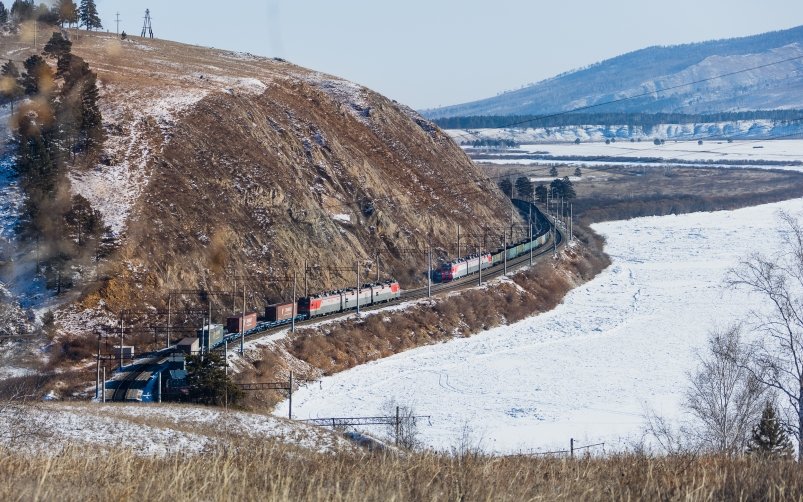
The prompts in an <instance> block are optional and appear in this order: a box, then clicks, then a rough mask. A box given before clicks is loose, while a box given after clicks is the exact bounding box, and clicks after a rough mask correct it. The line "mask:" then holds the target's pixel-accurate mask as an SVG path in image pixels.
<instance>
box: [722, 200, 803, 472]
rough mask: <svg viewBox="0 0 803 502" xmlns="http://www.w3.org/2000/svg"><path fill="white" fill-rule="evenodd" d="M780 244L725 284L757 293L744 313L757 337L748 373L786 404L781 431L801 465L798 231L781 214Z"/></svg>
mask: <svg viewBox="0 0 803 502" xmlns="http://www.w3.org/2000/svg"><path fill="white" fill-rule="evenodd" d="M780 220H781V223H782V224H783V226H782V230H783V232H782V236H783V245H782V246H781V249H780V251H779V252H778V253H777V254H775V255H773V256H765V255H763V254H758V253H756V254H753V255H751V256H750V257H749V258H748V259H746V260H744V261H742V262H741V263H740V264H739V266H738V267H736V268H735V269H733V270H731V272H730V274H729V277H728V279H727V282H728V284H729V285H730V286H731V287H735V288H744V289H747V290H748V291H751V292H754V293H757V294H758V297H759V298H760V300H761V305H760V306H759V307H757V308H756V309H755V310H753V311H752V312H751V313H750V320H749V322H750V326H751V328H752V329H753V331H754V332H755V333H756V334H757V335H759V336H758V340H757V341H756V342H755V343H754V344H753V346H752V347H751V349H750V350H751V352H752V361H753V364H752V365H751V367H750V368H751V371H753V373H754V375H756V377H757V378H759V379H760V380H761V381H762V382H763V383H764V384H765V385H767V386H769V387H771V388H773V389H775V390H776V391H777V392H778V393H779V394H780V397H781V398H782V399H784V401H786V402H787V403H788V405H789V407H788V410H790V411H791V414H786V415H785V417H784V418H785V420H784V422H785V424H784V425H785V426H786V428H787V429H788V430H789V431H790V432H791V433H792V434H793V435H794V436H795V438H796V439H797V442H798V459H799V460H803V447H801V446H803V443H801V441H803V436H802V434H803V302H802V301H801V298H803V297H802V296H801V292H803V227H801V224H800V222H799V221H798V220H797V218H795V217H793V216H791V215H789V214H788V213H781V214H780Z"/></svg>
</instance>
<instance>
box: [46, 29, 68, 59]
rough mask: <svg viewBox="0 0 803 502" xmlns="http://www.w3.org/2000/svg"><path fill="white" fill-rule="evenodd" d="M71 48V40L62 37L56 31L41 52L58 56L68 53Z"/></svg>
mask: <svg viewBox="0 0 803 502" xmlns="http://www.w3.org/2000/svg"><path fill="white" fill-rule="evenodd" d="M71 50H72V42H70V41H69V40H67V39H66V38H64V36H63V35H62V34H61V33H60V32H58V31H56V32H53V35H52V36H51V37H50V40H48V41H47V43H46V44H45V47H44V49H42V53H43V54H46V55H48V56H52V57H55V58H59V57H61V56H63V55H65V54H69V53H70V51H71Z"/></svg>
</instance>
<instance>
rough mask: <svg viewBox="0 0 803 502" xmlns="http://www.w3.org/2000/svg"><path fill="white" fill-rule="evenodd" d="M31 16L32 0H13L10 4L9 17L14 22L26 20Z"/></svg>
mask: <svg viewBox="0 0 803 502" xmlns="http://www.w3.org/2000/svg"><path fill="white" fill-rule="evenodd" d="M32 17H33V0H30V1H26V0H14V3H13V4H12V5H11V18H12V19H14V20H15V21H16V22H20V21H26V20H28V19H31V18H32Z"/></svg>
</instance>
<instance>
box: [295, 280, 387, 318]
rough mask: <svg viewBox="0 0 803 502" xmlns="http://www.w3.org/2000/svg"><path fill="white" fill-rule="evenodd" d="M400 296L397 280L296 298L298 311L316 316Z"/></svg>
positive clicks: (307, 315)
mask: <svg viewBox="0 0 803 502" xmlns="http://www.w3.org/2000/svg"><path fill="white" fill-rule="evenodd" d="M400 296H401V288H400V287H399V283H398V282H397V281H389V282H384V283H379V284H366V285H364V286H362V287H360V289H359V291H358V290H357V288H350V289H342V290H338V291H331V292H328V293H320V294H317V295H312V296H308V297H305V298H301V299H299V300H298V313H299V315H302V316H304V317H309V318H311V317H318V316H322V315H327V314H333V313H335V312H343V311H345V310H351V309H356V308H357V303H358V300H359V305H360V306H361V307H367V306H369V305H375V304H377V303H385V302H389V301H391V300H396V299H398V298H399V297H400Z"/></svg>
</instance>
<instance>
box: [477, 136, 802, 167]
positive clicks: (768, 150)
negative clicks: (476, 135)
mask: <svg viewBox="0 0 803 502" xmlns="http://www.w3.org/2000/svg"><path fill="white" fill-rule="evenodd" d="M491 153H492V154H494V155H495V158H493V159H478V160H477V162H487V163H492V164H554V163H566V164H571V165H597V166H601V165H610V164H615V165H640V164H641V163H639V162H622V161H618V160H616V159H615V158H613V157H620V158H621V157H645V158H646V157H649V158H659V159H664V160H665V161H666V162H667V163H671V162H672V161H673V160H680V161H683V162H684V163H694V162H699V165H702V166H716V165H722V166H724V167H756V168H771V169H785V170H794V171H803V166H800V165H791V164H792V163H794V162H800V161H801V160H803V140H766V141H758V140H756V141H734V142H732V143H728V142H727V141H704V142H703V144H702V145H699V144H697V142H696V141H677V142H676V141H667V142H666V143H664V144H663V145H660V146H656V145H654V144H653V143H652V142H651V141H649V142H646V141H642V142H640V143H639V142H636V143H631V142H627V141H617V142H615V143H611V144H609V145H606V144H605V142H594V143H580V144H579V145H575V144H574V143H554V144H525V145H521V147H520V148H517V149H509V150H501V151H492V152H491ZM522 154H523V155H527V154H539V155H549V156H554V157H577V158H578V159H577V160H570V161H559V160H549V159H516V158H512V157H515V156H517V155H522ZM581 157H583V158H584V159H583V160H580V159H579V158H581ZM762 161H764V162H767V164H762ZM717 162H728V163H729V164H725V163H723V164H717ZM769 162H780V163H786V162H788V163H789V164H790V165H770V164H769ZM733 163H743V164H739V165H738V166H734V165H733ZM753 164H755V165H753Z"/></svg>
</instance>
